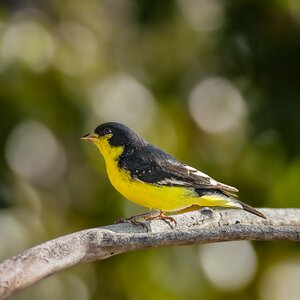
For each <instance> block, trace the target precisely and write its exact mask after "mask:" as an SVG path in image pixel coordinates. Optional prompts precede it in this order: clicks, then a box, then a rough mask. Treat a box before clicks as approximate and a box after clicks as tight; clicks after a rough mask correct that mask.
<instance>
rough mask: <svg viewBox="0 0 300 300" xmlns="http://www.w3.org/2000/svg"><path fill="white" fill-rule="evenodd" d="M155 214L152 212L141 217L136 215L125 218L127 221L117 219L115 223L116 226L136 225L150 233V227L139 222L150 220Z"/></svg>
mask: <svg viewBox="0 0 300 300" xmlns="http://www.w3.org/2000/svg"><path fill="white" fill-rule="evenodd" d="M154 213H155V211H150V212H148V213H143V214H139V215H135V216H132V217H129V218H125V219H117V220H116V221H115V224H120V223H132V224H134V225H138V226H142V227H144V228H146V229H147V231H148V227H147V225H146V224H145V223H143V222H141V221H139V220H141V219H142V220H148V218H149V217H151V216H153V214H154Z"/></svg>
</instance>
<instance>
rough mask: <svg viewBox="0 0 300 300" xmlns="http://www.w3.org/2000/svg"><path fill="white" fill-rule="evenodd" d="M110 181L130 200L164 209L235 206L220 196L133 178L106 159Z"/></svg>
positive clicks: (153, 207)
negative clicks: (195, 206)
mask: <svg viewBox="0 0 300 300" xmlns="http://www.w3.org/2000/svg"><path fill="white" fill-rule="evenodd" d="M106 168H107V173H108V177H109V180H110V182H111V183H112V185H113V186H114V187H115V188H116V190H117V191H119V192H120V193H121V194H122V195H123V196H124V197H125V198H127V199H128V200H130V201H132V202H134V203H136V204H139V205H142V206H145V207H148V208H150V209H160V210H162V211H180V210H183V209H185V208H187V207H190V206H192V205H197V206H203V207H204V206H224V207H233V204H232V203H231V202H230V201H228V200H226V199H224V198H221V197H219V196H214V195H207V196H203V197H199V196H197V195H195V193H194V192H193V191H192V190H190V189H188V188H185V187H171V186H157V185H153V184H148V183H143V182H140V181H138V180H135V179H132V178H131V176H130V174H129V173H128V172H126V171H125V170H121V169H120V168H118V166H117V162H116V161H106Z"/></svg>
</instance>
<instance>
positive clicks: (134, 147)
mask: <svg viewBox="0 0 300 300" xmlns="http://www.w3.org/2000/svg"><path fill="white" fill-rule="evenodd" d="M82 139H83V140H88V141H90V142H92V143H94V144H95V145H96V146H97V147H98V149H99V150H100V152H101V154H102V155H103V157H104V160H105V164H106V170H107V174H108V177H109V180H110V182H111V183H112V185H113V186H114V187H115V188H116V190H117V191H119V192H120V193H121V194H122V195H123V196H124V197H125V198H127V199H128V200H130V201H132V202H135V203H137V204H139V205H142V206H145V207H147V208H149V209H150V210H151V211H150V212H149V213H146V214H142V215H138V216H133V217H131V218H128V219H125V220H131V221H133V222H137V220H138V219H139V218H141V217H142V218H143V219H144V220H148V219H154V218H158V219H163V220H169V221H174V222H175V220H174V219H173V218H172V217H170V216H166V215H165V213H168V214H172V213H178V212H180V211H184V210H187V209H189V208H191V207H192V208H199V207H211V206H219V207H228V208H240V209H244V210H245V211H247V212H250V213H252V214H255V215H257V216H259V217H261V218H266V217H265V216H264V215H263V214H262V213H261V212H259V211H258V210H256V209H254V208H253V207H251V206H249V205H247V204H245V203H242V202H241V201H239V200H237V199H236V198H235V197H236V195H235V193H237V192H238V190H237V189H236V188H234V187H232V186H229V185H226V184H224V183H221V182H218V181H216V180H214V179H213V178H211V177H210V176H208V175H206V174H205V173H203V172H201V171H199V170H197V169H195V168H193V167H190V166H188V165H186V164H184V163H182V162H179V161H178V160H176V159H175V158H174V157H173V156H171V155H169V154H167V153H166V152H164V151H162V150H161V149H159V148H157V147H155V146H153V145H151V144H149V143H148V142H146V141H145V140H144V139H143V138H141V137H139V136H138V135H137V134H135V133H134V132H133V131H132V130H131V129H130V128H128V127H127V126H125V125H123V124H120V123H116V122H108V123H104V124H101V125H99V126H98V127H97V128H96V129H95V130H94V133H91V134H86V135H84V136H83V137H82ZM175 223H176V222H175Z"/></svg>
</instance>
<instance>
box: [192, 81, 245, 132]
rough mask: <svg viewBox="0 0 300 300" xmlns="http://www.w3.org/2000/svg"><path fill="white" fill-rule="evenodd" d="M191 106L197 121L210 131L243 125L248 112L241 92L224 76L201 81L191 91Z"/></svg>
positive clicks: (220, 130) (219, 130)
mask: <svg viewBox="0 0 300 300" xmlns="http://www.w3.org/2000/svg"><path fill="white" fill-rule="evenodd" d="M189 108H190V113H191V115H192V117H193V119H194V120H195V122H196V123H197V124H198V125H199V126H200V127H201V128H202V129H203V130H205V131H207V132H208V133H219V134H221V133H226V131H230V130H233V129H235V128H237V127H241V126H242V123H243V119H244V117H245V114H246V105H245V103H244V99H243V98H242V96H241V94H240V92H239V91H238V89H237V88H236V87H234V86H233V85H232V84H231V83H230V82H229V81H227V80H225V79H223V78H209V79H205V80H203V81H201V82H199V83H198V84H197V85H196V86H195V87H194V88H193V90H192V91H191V93H190V97H189Z"/></svg>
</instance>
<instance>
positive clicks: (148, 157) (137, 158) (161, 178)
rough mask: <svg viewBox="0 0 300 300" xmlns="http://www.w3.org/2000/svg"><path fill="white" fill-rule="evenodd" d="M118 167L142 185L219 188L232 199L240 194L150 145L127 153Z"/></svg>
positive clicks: (233, 188)
mask: <svg viewBox="0 0 300 300" xmlns="http://www.w3.org/2000/svg"><path fill="white" fill-rule="evenodd" d="M119 165H120V166H121V167H123V168H124V169H126V170H127V171H128V172H129V173H130V175H131V177H132V178H134V179H136V180H139V181H142V182H147V183H151V184H156V185H165V186H184V187H190V188H195V189H217V190H221V191H222V192H224V193H225V194H227V195H229V196H234V193H236V192H238V190H237V189H236V188H235V187H232V186H229V185H227V184H224V183H221V182H218V181H216V180H215V179H213V178H211V177H210V176H208V175H207V174H205V173H203V172H201V171H199V170H197V169H195V168H193V167H190V166H188V165H186V164H184V163H181V162H179V161H178V160H176V159H175V158H174V157H173V156H171V155H169V154H167V153H165V152H164V151H162V150H161V149H159V148H156V147H155V146H153V145H151V144H145V145H144V146H143V147H142V148H140V149H138V151H131V152H130V153H128V154H126V153H125V154H124V155H123V156H122V157H121V158H120V160H119Z"/></svg>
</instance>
